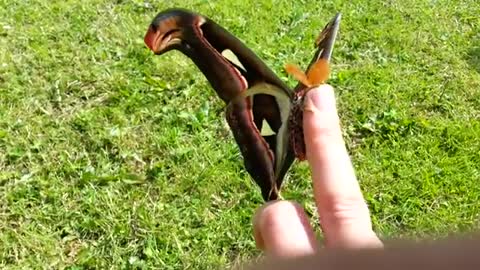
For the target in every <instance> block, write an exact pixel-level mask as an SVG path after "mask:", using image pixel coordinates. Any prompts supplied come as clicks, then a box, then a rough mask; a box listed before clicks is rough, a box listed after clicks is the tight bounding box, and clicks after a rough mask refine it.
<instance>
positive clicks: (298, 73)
mask: <svg viewBox="0 0 480 270" xmlns="http://www.w3.org/2000/svg"><path fill="white" fill-rule="evenodd" d="M285 71H286V72H287V73H288V74H290V75H292V76H293V77H295V79H297V80H298V81H300V82H301V83H303V85H305V86H307V87H310V86H312V83H310V80H309V79H308V76H307V75H305V73H304V72H303V71H302V70H301V69H300V68H299V67H298V66H297V65H293V64H286V65H285Z"/></svg>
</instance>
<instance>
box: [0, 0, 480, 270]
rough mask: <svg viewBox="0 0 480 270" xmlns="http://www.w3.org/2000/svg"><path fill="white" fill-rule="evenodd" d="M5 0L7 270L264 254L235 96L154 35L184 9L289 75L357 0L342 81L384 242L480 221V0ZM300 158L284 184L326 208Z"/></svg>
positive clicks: (0, 105) (185, 265)
mask: <svg viewBox="0 0 480 270" xmlns="http://www.w3.org/2000/svg"><path fill="white" fill-rule="evenodd" d="M168 2H169V4H168V5H167V4H165V3H166V2H164V1H156V2H147V1H140V0H130V1H128V0H115V1H113V0H85V1H71V0H67V1H47V0H18V1H13V2H12V1H8V0H0V98H1V102H0V266H1V268H2V269H7V268H11V269H24V268H45V269H52V268H69V269H91V268H94V267H97V268H101V269H109V268H111V269H118V268H121V269H146V268H161V269H189V268H198V269H210V268H217V267H225V266H232V265H234V264H237V263H239V262H241V261H244V260H247V259H250V258H254V257H256V256H258V255H259V252H258V250H257V249H256V248H255V244H254V241H253V237H252V228H251V218H252V215H253V213H254V211H255V209H256V208H257V207H258V206H259V205H260V204H261V203H262V200H261V196H260V194H259V190H258V188H257V187H256V186H255V185H254V184H253V183H252V181H251V180H250V178H249V176H248V175H247V174H246V172H245V171H244V169H243V167H242V162H241V157H240V155H239V151H238V149H237V146H236V145H235V144H234V141H233V137H232V135H231V133H230V131H229V130H228V128H227V127H226V124H225V121H224V120H223V108H222V104H221V102H220V101H219V99H218V98H217V97H216V95H215V94H214V92H213V90H212V89H211V87H210V86H209V85H208V83H207V81H206V79H205V78H204V77H203V75H202V74H201V73H200V72H199V71H198V70H197V68H196V67H195V66H193V65H192V63H191V61H190V60H189V59H187V58H186V57H184V56H183V55H181V54H180V53H177V52H171V53H169V54H167V55H165V56H162V57H156V56H153V55H152V54H151V53H150V52H149V51H148V50H147V49H146V48H145V46H144V44H143V40H142V38H143V35H144V33H145V31H146V29H147V26H148V24H149V23H150V21H151V19H152V18H153V16H154V15H155V14H156V13H157V12H159V11H161V10H163V9H165V8H167V7H174V6H181V7H186V8H189V9H193V10H196V11H198V12H201V13H203V14H205V15H207V16H209V17H211V18H212V19H214V20H215V21H217V22H219V23H220V24H222V25H223V26H225V27H226V28H227V29H229V30H230V31H231V32H232V33H234V34H235V35H237V36H238V37H239V38H241V39H242V40H243V41H245V43H246V44H248V46H250V47H251V48H252V49H253V50H254V51H255V52H257V53H258V55H259V56H260V57H261V58H262V59H264V60H265V61H266V62H267V63H268V64H269V65H270V66H271V67H272V68H273V69H274V70H275V71H276V72H277V73H278V74H280V75H281V77H282V78H284V79H285V80H288V82H289V84H290V85H292V86H293V85H294V83H295V82H294V81H293V80H292V79H291V78H289V77H287V76H286V74H285V72H284V71H283V69H282V66H283V64H284V63H285V62H295V63H304V64H305V63H307V62H308V60H309V59H310V57H311V54H312V52H313V51H312V42H313V40H314V38H315V37H316V35H317V33H318V31H319V30H320V29H321V28H322V27H323V25H324V24H325V23H326V22H327V21H328V20H329V19H330V18H331V17H332V16H333V15H334V14H335V13H336V12H337V11H341V12H342V13H343V20H342V24H341V30H340V36H339V39H338V40H337V44H336V47H335V52H334V59H333V69H334V71H333V77H332V79H331V80H330V83H331V84H332V85H334V86H335V88H336V90H337V95H338V100H339V110H340V113H341V118H342V123H343V127H344V130H345V137H346V140H347V142H348V147H349V150H350V152H351V154H352V157H353V161H354V164H355V167H356V170H357V173H358V176H359V180H360V181H361V185H362V188H363V190H364V192H365V196H366V198H367V200H368V203H369V205H370V207H371V210H372V215H373V221H374V226H375V230H376V231H377V232H378V233H379V234H380V235H381V236H382V237H383V238H388V239H390V238H399V237H415V238H423V237H442V236H444V235H447V234H449V233H452V232H468V231H471V230H475V229H477V228H478V215H479V213H480V203H479V199H480V182H479V181H480V165H479V164H480V155H479V152H480V140H479V139H478V137H479V134H480V121H479V120H480V35H479V33H478V26H479V25H480V17H478V14H480V4H479V3H478V1H476V0H465V1H446V0H439V1H415V0H405V1H400V0H390V1H383V2H382V1H370V2H368V1H360V0H354V1H343V0H337V1H296V2H295V1H284V0H279V1H250V2H249V3H245V2H244V1H239V0H219V1H209V2H207V1H195V0H189V1H177V0H173V1H168ZM308 178H309V172H308V168H307V166H306V164H304V163H300V164H299V163H296V164H295V166H294V167H293V168H292V170H291V171H290V173H289V174H288V178H287V180H286V185H285V187H284V191H283V196H284V197H285V198H288V199H294V200H298V201H300V202H301V203H302V204H304V205H305V206H306V207H307V208H309V209H312V208H313V207H314V206H313V203H312V195H311V187H310V182H309V181H308Z"/></svg>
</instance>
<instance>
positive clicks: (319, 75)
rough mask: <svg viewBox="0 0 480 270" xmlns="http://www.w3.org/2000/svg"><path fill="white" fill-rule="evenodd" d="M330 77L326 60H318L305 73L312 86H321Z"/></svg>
mask: <svg viewBox="0 0 480 270" xmlns="http://www.w3.org/2000/svg"><path fill="white" fill-rule="evenodd" d="M329 76H330V66H329V65H328V61H327V60H326V59H320V60H318V61H317V62H315V63H314V64H313V65H312V66H311V67H310V69H308V71H307V78H308V81H309V82H311V84H312V85H320V84H323V83H324V82H325V81H326V80H327V79H328V77H329Z"/></svg>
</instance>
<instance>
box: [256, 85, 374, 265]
mask: <svg viewBox="0 0 480 270" xmlns="http://www.w3.org/2000/svg"><path fill="white" fill-rule="evenodd" d="M303 126H304V136H305V145H306V150H307V160H308V162H309V164H310V168H311V173H312V178H313V191H314V197H315V202H316V205H317V209H318V213H319V216H320V226H321V228H322V231H323V234H324V238H325V247H326V248H363V247H382V246H383V244H382V242H381V241H380V240H379V238H378V237H377V235H376V234H375V233H374V232H373V230H372V224H371V220H370V213H369V210H368V207H367V204H366V202H365V200H364V198H363V195H362V192H361V190H360V186H359V184H358V182H357V179H356V177H355V173H354V169H353V166H352V163H351V160H350V157H349V155H348V152H347V150H346V147H345V142H344V141H343V138H342V134H341V129H340V121H339V117H338V114H337V108H336V102H335V94H334V91H333V88H332V87H331V86H330V85H321V86H320V87H317V88H316V89H312V90H311V91H309V92H308V94H307V96H306V99H305V107H304V115H303ZM253 223H254V236H255V241H256V243H257V246H258V247H259V248H260V249H262V250H263V251H264V252H265V253H266V255H267V256H279V257H296V256H302V255H308V254H313V253H315V251H317V250H318V249H319V247H320V246H319V243H318V242H317V240H316V239H315V234H314V232H313V229H312V227H311V226H310V223H309V220H308V217H307V215H306V214H305V211H304V210H303V208H302V207H301V206H300V205H299V204H298V203H295V202H289V201H273V202H269V203H267V204H265V205H264V206H262V207H261V208H260V209H258V210H257V213H256V214H255V217H254V221H253Z"/></svg>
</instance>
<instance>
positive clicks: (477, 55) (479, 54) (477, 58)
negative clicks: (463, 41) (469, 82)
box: [466, 40, 480, 73]
mask: <svg viewBox="0 0 480 270" xmlns="http://www.w3.org/2000/svg"><path fill="white" fill-rule="evenodd" d="M473 44H474V46H473V48H471V49H470V50H468V52H467V56H466V60H467V62H468V64H469V65H470V66H471V67H473V68H474V69H475V70H476V71H477V72H478V73H480V40H477V41H476V42H474V43H473Z"/></svg>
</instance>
